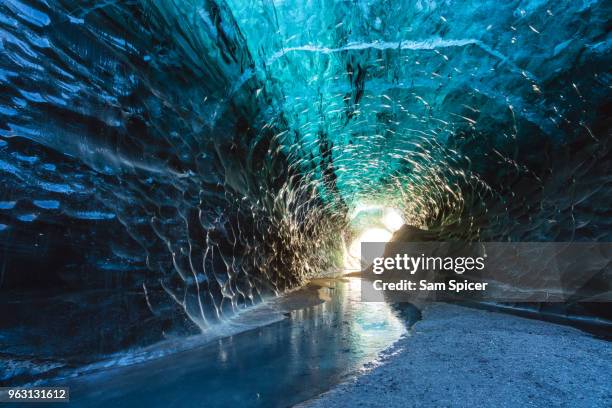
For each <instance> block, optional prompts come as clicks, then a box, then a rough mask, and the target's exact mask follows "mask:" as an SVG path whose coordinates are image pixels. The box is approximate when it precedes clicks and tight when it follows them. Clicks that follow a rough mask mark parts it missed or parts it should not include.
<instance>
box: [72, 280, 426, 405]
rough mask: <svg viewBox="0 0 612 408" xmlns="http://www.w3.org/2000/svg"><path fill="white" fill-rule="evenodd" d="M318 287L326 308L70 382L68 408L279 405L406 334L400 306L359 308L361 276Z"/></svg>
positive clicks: (323, 385)
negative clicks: (180, 351) (79, 407)
mask: <svg viewBox="0 0 612 408" xmlns="http://www.w3.org/2000/svg"><path fill="white" fill-rule="evenodd" d="M319 285H320V286H321V288H320V289H319V291H318V292H319V295H321V296H322V297H323V298H326V299H327V300H326V301H325V302H323V303H320V304H318V305H316V306H310V307H306V308H304V309H299V310H294V311H291V312H289V313H288V316H287V319H284V320H282V321H280V322H277V323H273V324H271V325H268V326H264V327H260V328H257V329H254V330H251V331H248V332H244V333H241V334H238V335H235V336H231V337H227V338H223V339H219V340H217V341H215V342H213V343H211V344H208V345H206V346H204V347H200V348H198V349H196V350H190V351H188V352H182V353H179V354H174V355H172V356H168V357H164V358H161V359H158V360H154V361H150V362H147V363H143V364H139V365H136V366H131V367H123V368H115V369H112V370H108V371H105V372H100V373H96V374H89V375H87V376H84V377H82V378H79V379H75V380H72V381H70V382H69V384H68V385H69V386H70V387H71V400H72V402H71V403H70V405H71V406H88V407H102V406H104V407H108V406H113V407H131V406H147V407H204V406H205V407H227V406H240V407H264V406H265V407H281V406H288V405H292V404H295V403H298V402H300V401H304V400H307V399H309V398H312V397H314V396H316V395H318V394H319V393H321V392H324V391H326V390H327V389H329V388H330V387H331V386H332V385H333V384H335V383H337V382H339V381H341V380H342V379H343V378H345V377H346V376H347V375H349V374H350V373H353V372H355V371H356V370H358V369H359V368H360V367H361V366H363V364H364V363H366V362H368V361H371V360H374V359H375V358H376V356H377V355H378V354H379V353H380V352H381V351H382V350H384V349H385V348H387V347H388V346H390V345H391V344H392V343H393V342H394V341H396V340H397V339H398V338H399V337H400V336H401V335H402V334H404V333H405V331H406V325H405V319H404V318H403V317H400V312H399V311H398V310H397V308H392V307H390V306H389V305H388V304H385V303H362V302H360V292H359V280H358V279H357V278H350V279H345V280H331V281H325V282H323V283H321V282H319ZM315 293H316V291H315ZM415 311H416V310H415ZM402 315H406V313H405V310H404V313H402ZM408 315H409V316H416V313H408ZM64 406H65V405H64Z"/></svg>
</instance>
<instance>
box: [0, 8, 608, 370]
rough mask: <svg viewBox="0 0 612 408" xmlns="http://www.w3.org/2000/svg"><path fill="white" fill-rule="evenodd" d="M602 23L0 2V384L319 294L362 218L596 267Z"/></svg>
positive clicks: (424, 13) (603, 227) (601, 197)
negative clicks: (589, 253)
mask: <svg viewBox="0 0 612 408" xmlns="http://www.w3.org/2000/svg"><path fill="white" fill-rule="evenodd" d="M611 8H612V7H611V5H610V2H605V1H597V0H584V1H582V0H578V1H543V0H530V1H505V2H500V1H497V0H490V1H485V0H483V1H465V2H458V1H450V0H447V1H433V0H431V1H427V0H416V1H399V0H397V1H394V0H388V1H383V0H377V1H374V0H373V1H365V0H363V1H361V0H358V1H352V2H347V1H332V0H320V1H317V0H314V1H301V0H296V1H278V0H277V1H272V0H264V1H257V2H253V1H242V0H228V1H226V2H223V1H213V0H158V1H156V0H148V1H147V0H126V1H103V2H100V1H89V0H78V1H76V0H73V1H70V0H55V1H54V0H46V1H45V0H3V1H2V2H0V89H1V92H0V186H1V187H0V307H1V308H2V309H1V310H2V313H1V316H0V333H1V336H2V337H0V345H1V349H0V352H1V353H3V355H5V356H6V358H5V360H4V361H12V363H11V364H13V365H12V366H11V367H13V368H12V369H10V370H7V371H6V372H7V373H8V374H6V375H5V378H0V381H3V380H6V379H7V378H9V377H12V378H17V377H18V376H19V375H25V376H27V375H30V371H27V370H26V369H23V370H25V371H20V370H22V369H21V368H19V367H24V366H27V364H30V363H31V361H32V359H33V358H36V359H37V361H38V363H40V362H47V365H46V366H44V364H39V365H37V367H39V368H38V370H45V369H46V368H44V367H47V368H49V367H51V368H52V367H56V366H57V365H65V364H80V363H82V362H86V361H89V360H92V359H96V358H98V357H99V356H100V355H104V354H107V353H111V352H115V351H118V350H123V349H126V348H132V347H138V346H144V345H148V344H152V343H154V342H156V341H159V340H161V339H163V338H165V337H168V336H181V335H186V334H190V333H198V332H200V331H205V330H207V329H208V328H209V327H210V326H211V325H213V324H215V323H218V322H220V321H222V320H224V319H226V318H227V317H229V316H231V315H233V314H235V312H236V311H238V310H241V309H243V308H245V307H248V306H250V305H253V304H255V303H257V302H259V301H261V299H262V298H264V297H266V296H270V295H275V294H278V293H280V292H282V291H284V290H286V289H288V288H292V287H295V286H297V285H300V284H302V283H304V282H305V280H306V279H308V278H310V277H312V276H315V275H321V274H326V273H331V272H333V271H334V270H335V268H336V267H338V266H339V263H341V261H342V256H343V251H344V248H345V246H346V245H345V244H346V243H347V242H349V241H350V240H351V237H352V236H353V235H354V234H355V233H356V232H355V231H354V230H353V229H351V227H350V226H351V224H350V214H351V212H352V211H353V210H354V209H355V208H357V207H359V206H360V205H364V204H377V205H379V204H384V205H385V206H389V207H393V208H396V209H399V210H400V211H401V213H402V216H403V219H404V220H405V221H406V222H407V223H408V224H410V225H412V226H416V227H420V228H424V227H426V228H427V229H428V230H429V231H430V232H431V233H432V234H434V235H435V236H436V237H437V239H469V240H472V239H480V240H488V241H610V239H611V238H612V236H611V235H612V228H611V227H612V225H611V222H612V221H611V220H612V217H610V204H611V203H612V179H611V176H610V174H612V172H611V171H610V94H611V93H610V86H611V84H612V81H611V75H610V69H609V68H610V62H611V61H610V59H611V58H610V46H611V44H612V40H611V38H610V34H609V16H610V14H611V12H612V10H611ZM9 310H10V312H7V311H9ZM23 361H27V362H28V363H27V364H26V363H23ZM19 362H22V363H23V364H21V363H19ZM3 364H6V363H3ZM20 364H21V365H20ZM15 367H17V368H15ZM28 367H29V366H28ZM40 367H42V368H40ZM24 373H25V374H24Z"/></svg>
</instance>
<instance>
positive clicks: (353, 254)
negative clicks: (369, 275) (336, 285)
mask: <svg viewBox="0 0 612 408" xmlns="http://www.w3.org/2000/svg"><path fill="white" fill-rule="evenodd" d="M368 210H380V211H381V213H382V218H381V219H380V223H381V224H382V226H384V228H381V227H380V226H378V225H377V226H376V227H372V228H367V229H365V230H363V232H361V234H360V235H359V236H358V237H357V238H356V239H355V240H353V241H352V242H351V244H350V245H349V248H348V251H347V253H346V254H345V257H344V268H345V270H351V271H355V270H360V269H361V265H360V262H361V261H360V260H361V244H362V243H363V242H389V241H390V240H391V237H392V236H393V233H394V232H395V231H397V230H398V229H400V228H401V227H402V225H404V223H405V221H404V218H403V217H402V215H401V214H400V212H399V211H398V210H397V209H395V208H389V207H382V206H360V207H358V209H357V210H356V211H355V212H354V213H353V217H352V218H356V217H357V215H359V213H360V212H362V211H368ZM380 255H381V256H382V255H383V254H380Z"/></svg>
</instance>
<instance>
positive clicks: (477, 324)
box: [301, 304, 612, 408]
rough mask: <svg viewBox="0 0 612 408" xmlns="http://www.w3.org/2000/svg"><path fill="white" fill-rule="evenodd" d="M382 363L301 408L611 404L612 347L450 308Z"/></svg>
mask: <svg viewBox="0 0 612 408" xmlns="http://www.w3.org/2000/svg"><path fill="white" fill-rule="evenodd" d="M411 333H412V334H411V335H410V336H409V337H406V338H403V339H402V340H400V341H399V342H398V343H397V344H396V345H395V346H394V349H393V350H391V351H390V353H389V354H388V356H386V357H383V358H382V362H381V364H380V365H377V366H375V367H374V368H372V369H371V370H369V371H367V372H366V373H365V374H363V375H361V376H358V377H357V378H355V379H353V380H351V381H349V382H346V383H343V384H340V385H339V386H337V387H336V388H334V389H332V390H331V391H329V392H327V393H325V394H323V395H321V396H319V397H318V398H316V399H314V400H311V401H307V402H306V403H304V404H302V405H301V406H302V407H385V408H389V407H512V408H515V407H612V347H611V346H612V343H610V342H608V341H605V340H601V339H597V338H594V337H592V336H590V335H588V334H586V333H584V332H582V331H580V330H577V329H574V328H571V327H565V326H560V325H556V324H552V323H546V322H542V321H537V320H530V319H524V318H520V317H516V316H512V315H506V314H500V313H494V312H488V311H484V310H477V309H471V308H465V307H460V306H456V305H449V304H433V305H430V306H428V307H427V308H426V310H425V311H424V313H423V320H422V321H420V322H418V323H417V324H416V325H415V326H414V328H413V330H412V332H411Z"/></svg>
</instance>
